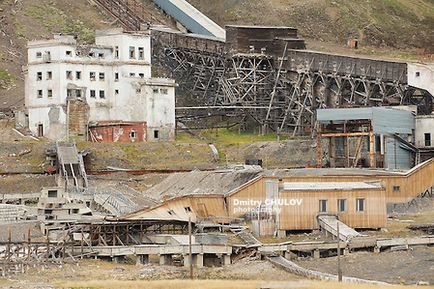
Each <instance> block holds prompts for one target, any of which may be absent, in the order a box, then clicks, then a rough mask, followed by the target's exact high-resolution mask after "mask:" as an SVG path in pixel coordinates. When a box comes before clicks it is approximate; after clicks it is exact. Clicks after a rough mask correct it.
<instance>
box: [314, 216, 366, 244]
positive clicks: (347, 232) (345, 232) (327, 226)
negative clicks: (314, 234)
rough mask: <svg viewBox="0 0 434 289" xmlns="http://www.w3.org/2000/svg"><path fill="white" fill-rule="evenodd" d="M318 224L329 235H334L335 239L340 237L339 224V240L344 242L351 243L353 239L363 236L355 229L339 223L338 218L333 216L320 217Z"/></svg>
mask: <svg viewBox="0 0 434 289" xmlns="http://www.w3.org/2000/svg"><path fill="white" fill-rule="evenodd" d="M318 223H319V226H320V227H321V229H324V230H326V231H327V232H328V233H330V234H332V235H333V236H335V237H338V224H339V240H342V241H349V240H351V239H352V238H355V237H360V236H362V235H361V234H360V233H358V232H357V231H356V230H354V229H353V228H351V227H349V226H347V225H346V224H345V223H343V222H341V221H339V220H338V218H337V217H336V216H331V215H323V216H318Z"/></svg>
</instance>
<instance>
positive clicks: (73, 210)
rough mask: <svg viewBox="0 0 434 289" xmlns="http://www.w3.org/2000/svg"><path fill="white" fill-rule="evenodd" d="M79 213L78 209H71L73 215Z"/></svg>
mask: <svg viewBox="0 0 434 289" xmlns="http://www.w3.org/2000/svg"><path fill="white" fill-rule="evenodd" d="M79 211H80V210H79V209H72V213H73V214H78V212H79Z"/></svg>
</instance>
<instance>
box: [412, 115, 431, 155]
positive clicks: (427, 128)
mask: <svg viewBox="0 0 434 289" xmlns="http://www.w3.org/2000/svg"><path fill="white" fill-rule="evenodd" d="M415 135H416V137H415V138H416V147H418V148H434V115H433V114H431V115H419V116H416V132H415ZM428 140H429V142H427V141H428ZM427 144H429V145H427Z"/></svg>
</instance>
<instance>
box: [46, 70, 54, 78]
mask: <svg viewBox="0 0 434 289" xmlns="http://www.w3.org/2000/svg"><path fill="white" fill-rule="evenodd" d="M52 78H53V72H51V71H47V80H50V79H52Z"/></svg>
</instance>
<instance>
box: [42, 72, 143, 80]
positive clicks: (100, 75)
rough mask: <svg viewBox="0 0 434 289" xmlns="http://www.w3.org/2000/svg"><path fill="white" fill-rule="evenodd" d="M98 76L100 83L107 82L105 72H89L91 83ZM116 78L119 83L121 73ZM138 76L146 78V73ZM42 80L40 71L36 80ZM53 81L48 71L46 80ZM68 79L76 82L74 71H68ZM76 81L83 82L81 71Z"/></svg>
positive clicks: (116, 73) (116, 74)
mask: <svg viewBox="0 0 434 289" xmlns="http://www.w3.org/2000/svg"><path fill="white" fill-rule="evenodd" d="M97 75H98V79H99V80H100V81H104V80H105V73H104V72H99V73H98V74H97V73H96V72H89V79H90V80H91V81H95V80H96V77H97ZM114 76H115V81H119V73H118V72H115V74H114ZM138 76H139V77H140V78H144V77H145V74H144V73H139V74H138ZM130 77H136V74H135V73H134V72H131V73H130ZM42 78H43V77H42V72H40V71H39V72H37V73H36V80H37V81H41V80H42ZM51 79H53V72H52V71H47V73H46V80H51ZM66 79H68V80H74V74H73V72H72V71H70V70H68V71H66ZM75 79H76V80H81V79H82V73H81V71H76V72H75Z"/></svg>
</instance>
